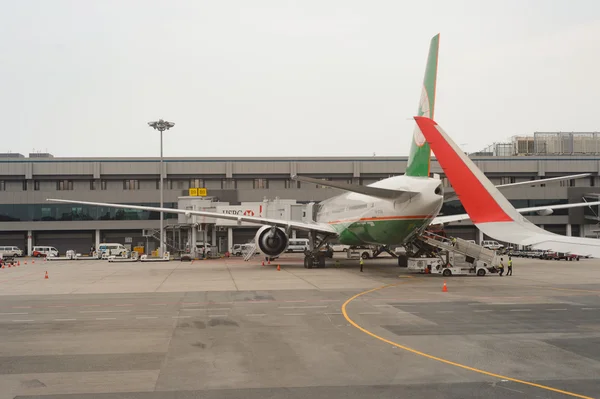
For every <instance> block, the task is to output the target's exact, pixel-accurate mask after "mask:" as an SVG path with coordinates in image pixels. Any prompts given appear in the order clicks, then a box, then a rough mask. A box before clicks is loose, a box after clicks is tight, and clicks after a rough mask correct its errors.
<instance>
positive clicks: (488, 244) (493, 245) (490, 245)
mask: <svg viewBox="0 0 600 399" xmlns="http://www.w3.org/2000/svg"><path fill="white" fill-rule="evenodd" d="M481 246H482V247H484V248H487V249H491V250H494V251H498V250H500V249H502V248H504V245H502V244H499V243H498V241H491V240H484V241H483V243H482V244H481Z"/></svg>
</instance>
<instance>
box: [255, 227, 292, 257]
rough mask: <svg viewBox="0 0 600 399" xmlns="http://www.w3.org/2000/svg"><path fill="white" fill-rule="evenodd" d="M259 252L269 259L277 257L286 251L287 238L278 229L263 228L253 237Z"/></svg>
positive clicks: (283, 232) (282, 231) (281, 230)
mask: <svg viewBox="0 0 600 399" xmlns="http://www.w3.org/2000/svg"><path fill="white" fill-rule="evenodd" d="M254 241H255V242H256V245H257V246H258V248H259V249H260V251H261V252H262V253H263V254H265V255H267V256H270V257H277V256H279V255H281V254H282V253H284V252H285V250H286V249H287V246H288V243H289V238H288V236H287V234H285V231H284V230H283V229H281V228H279V227H272V226H263V227H261V228H260V229H258V231H257V232H256V236H255V237H254Z"/></svg>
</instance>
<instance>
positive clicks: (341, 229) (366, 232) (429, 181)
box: [47, 34, 600, 268]
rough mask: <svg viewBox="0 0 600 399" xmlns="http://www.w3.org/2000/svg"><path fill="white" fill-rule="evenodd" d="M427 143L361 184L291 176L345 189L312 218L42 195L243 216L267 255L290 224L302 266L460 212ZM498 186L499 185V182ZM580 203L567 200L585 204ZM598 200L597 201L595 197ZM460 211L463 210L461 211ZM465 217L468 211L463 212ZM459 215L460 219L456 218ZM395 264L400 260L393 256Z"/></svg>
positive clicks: (424, 107) (387, 241)
mask: <svg viewBox="0 0 600 399" xmlns="http://www.w3.org/2000/svg"><path fill="white" fill-rule="evenodd" d="M439 37H440V35H439V34H438V35H436V36H434V37H433V38H432V39H431V42H430V46H429V53H428V57H427V64H426V68H425V75H424V79H423V87H422V91H421V97H420V101H419V107H418V112H417V115H419V116H423V117H429V118H433V115H434V106H435V89H436V79H437V66H438V52H439ZM430 172H431V149H430V147H429V144H428V143H427V141H426V139H425V137H424V136H423V134H422V133H421V130H419V129H418V127H417V126H415V130H414V132H413V135H412V140H411V147H410V155H409V158H408V163H407V167H406V173H405V174H404V175H401V176H394V177H390V178H387V179H383V180H380V181H378V182H375V183H373V184H369V185H366V186H362V185H357V184H347V183H341V182H332V181H327V180H321V179H314V178H310V177H304V176H293V177H292V178H293V179H296V180H299V181H304V182H307V183H315V184H320V185H322V186H328V187H332V188H337V189H340V190H343V191H346V192H345V193H344V194H341V195H337V196H335V197H332V198H330V199H327V200H324V201H322V202H320V203H319V204H317V205H316V218H315V220H314V221H312V218H311V221H309V222H301V221H290V220H280V219H270V218H262V217H255V216H243V215H227V214H220V213H215V212H206V211H192V210H183V209H171V208H158V207H148V206H138V205H128V204H111V203H99V202H88V201H76V200H66V199H51V198H49V199H47V201H52V202H61V203H71V204H85V205H91V206H102V207H113V208H124V209H139V210H147V211H155V212H165V213H179V214H185V215H186V216H188V217H189V216H191V215H198V216H207V217H212V218H215V219H229V220H236V221H237V222H238V223H241V222H248V223H256V224H261V225H263V226H262V227H261V228H259V230H258V231H257V233H256V236H255V243H256V246H257V248H258V249H259V250H260V252H261V253H263V254H264V255H265V256H266V257H268V258H276V257H278V256H279V255H281V254H282V253H283V252H285V250H286V248H287V245H288V242H289V236H290V233H291V231H292V230H302V231H307V232H308V233H309V248H310V249H309V250H308V251H306V253H305V258H304V266H305V267H306V268H312V267H313V266H314V265H317V266H321V267H322V266H324V265H325V259H324V257H323V256H321V252H320V251H319V249H320V248H321V247H322V246H324V245H325V244H326V243H328V242H329V241H332V240H334V239H335V240H336V241H338V242H339V243H340V244H344V245H350V246H356V245H384V246H387V245H407V244H409V243H411V242H412V241H413V240H415V239H416V238H417V237H418V236H420V235H421V234H422V233H423V232H424V231H425V229H426V228H427V227H428V226H429V225H431V224H438V223H447V222H448V221H451V219H452V218H456V217H457V216H460V215H450V216H446V217H445V219H444V217H443V216H442V217H441V218H442V219H440V216H439V212H440V209H441V208H442V205H443V203H444V190H443V187H442V182H441V180H440V178H439V176H436V175H434V177H430V175H431V173H430ZM583 176H585V174H583V175H581V174H580V175H572V176H565V177H560V178H552V179H545V180H536V181H530V182H523V183H513V184H510V185H505V186H510V187H514V186H515V185H524V184H529V185H534V184H543V183H544V182H546V181H550V180H551V181H556V180H565V179H573V178H577V177H583ZM499 187H500V188H503V187H502V186H499ZM591 204H594V203H585V204H580V205H573V206H589V205H591ZM598 204H600V201H599V202H598ZM561 207H564V206H561V205H557V206H545V207H534V208H524V209H521V210H518V211H519V212H531V211H544V212H550V211H551V210H552V209H557V208H561ZM463 216H465V215H463ZM466 218H467V219H468V215H467V216H466ZM459 220H462V219H459ZM398 264H399V265H402V264H401V260H400V259H399V261H398Z"/></svg>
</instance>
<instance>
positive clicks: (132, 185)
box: [123, 180, 140, 190]
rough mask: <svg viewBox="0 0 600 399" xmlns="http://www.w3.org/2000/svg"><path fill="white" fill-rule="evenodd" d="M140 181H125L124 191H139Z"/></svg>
mask: <svg viewBox="0 0 600 399" xmlns="http://www.w3.org/2000/svg"><path fill="white" fill-rule="evenodd" d="M139 189H140V181H139V180H123V190H139Z"/></svg>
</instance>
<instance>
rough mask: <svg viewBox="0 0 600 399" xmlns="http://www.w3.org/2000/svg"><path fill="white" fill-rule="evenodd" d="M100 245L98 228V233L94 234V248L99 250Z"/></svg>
mask: <svg viewBox="0 0 600 399" xmlns="http://www.w3.org/2000/svg"><path fill="white" fill-rule="evenodd" d="M99 246H100V230H99V229H96V233H95V234H94V249H95V250H96V251H97V250H98V247H99Z"/></svg>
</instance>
